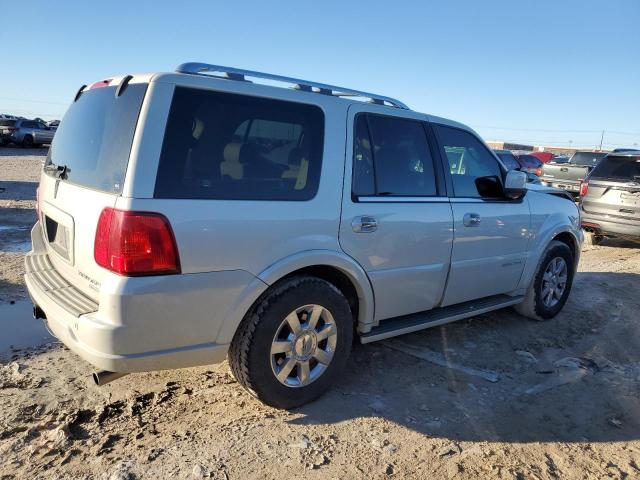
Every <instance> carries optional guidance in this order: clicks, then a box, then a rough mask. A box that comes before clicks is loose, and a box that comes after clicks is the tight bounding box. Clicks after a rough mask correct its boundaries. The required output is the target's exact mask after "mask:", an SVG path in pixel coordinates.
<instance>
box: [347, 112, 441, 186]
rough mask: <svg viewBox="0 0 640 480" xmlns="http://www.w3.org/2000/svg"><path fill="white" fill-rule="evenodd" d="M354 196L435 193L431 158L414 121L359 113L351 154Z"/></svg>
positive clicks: (422, 128) (425, 139)
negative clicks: (352, 152)
mask: <svg viewBox="0 0 640 480" xmlns="http://www.w3.org/2000/svg"><path fill="white" fill-rule="evenodd" d="M352 188H353V194H354V196H370V195H379V196H390V197H392V196H400V197H403V196H405V197H406V196H410V197H416V196H435V195H437V189H436V178H435V172H434V165H433V159H432V157H431V153H430V151H429V144H428V143H427V136H426V133H425V130H424V126H423V125H422V123H421V122H419V121H417V120H409V119H404V118H398V117H391V116H384V115H373V114H359V115H358V116H357V117H356V125H355V138H354V156H353V185H352Z"/></svg>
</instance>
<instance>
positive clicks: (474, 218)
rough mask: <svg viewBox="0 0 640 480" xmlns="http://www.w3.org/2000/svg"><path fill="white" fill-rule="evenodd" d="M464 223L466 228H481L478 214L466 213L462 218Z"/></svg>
mask: <svg viewBox="0 0 640 480" xmlns="http://www.w3.org/2000/svg"><path fill="white" fill-rule="evenodd" d="M462 223H463V224H464V226H465V227H479V226H480V215H478V214H477V213H465V214H464V217H462Z"/></svg>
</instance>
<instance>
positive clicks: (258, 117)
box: [154, 87, 324, 200]
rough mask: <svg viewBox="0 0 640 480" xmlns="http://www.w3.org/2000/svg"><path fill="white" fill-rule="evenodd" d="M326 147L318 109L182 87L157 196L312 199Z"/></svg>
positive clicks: (166, 142)
mask: <svg viewBox="0 0 640 480" xmlns="http://www.w3.org/2000/svg"><path fill="white" fill-rule="evenodd" d="M323 141H324V114H323V113H322V110H321V109H320V108H318V107H316V106H313V105H305V104H301V103H293V102H287V101H282V100H272V99H266V98H259V97H251V96H245V95H236V94H230V93H220V92H213V91H206V90H195V89H191V88H183V87H177V88H176V90H175V93H174V95H173V101H172V103H171V111H170V113H169V120H168V122H167V130H166V133H165V136H164V144H163V146H162V154H161V155H160V166H159V167H158V175H157V177H156V187H155V195H154V196H155V197H156V198H193V199H196V198H198V199H221V200H309V199H311V198H313V197H314V196H315V194H316V192H317V190H318V183H319V179H320V166H321V163H322V146H323Z"/></svg>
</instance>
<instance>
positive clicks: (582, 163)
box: [542, 152, 606, 197]
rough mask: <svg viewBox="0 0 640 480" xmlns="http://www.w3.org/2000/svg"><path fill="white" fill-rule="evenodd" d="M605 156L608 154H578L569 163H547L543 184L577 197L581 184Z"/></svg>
mask: <svg viewBox="0 0 640 480" xmlns="http://www.w3.org/2000/svg"><path fill="white" fill-rule="evenodd" d="M605 155H606V152H576V153H574V154H573V155H572V156H571V158H570V159H569V162H568V163H555V162H550V163H547V164H545V165H544V168H543V170H542V183H544V184H546V185H549V186H551V187H556V188H562V189H563V190H566V191H567V192H569V193H571V194H572V195H574V196H576V197H577V196H578V193H579V192H580V182H582V180H584V179H585V178H586V177H587V175H588V174H589V172H591V170H593V167H595V166H596V165H597V164H598V162H599V161H600V160H602V158H604V156H605Z"/></svg>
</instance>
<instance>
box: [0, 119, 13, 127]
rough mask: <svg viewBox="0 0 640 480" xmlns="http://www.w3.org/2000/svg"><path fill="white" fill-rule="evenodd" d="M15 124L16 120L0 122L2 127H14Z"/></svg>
mask: <svg viewBox="0 0 640 480" xmlns="http://www.w3.org/2000/svg"><path fill="white" fill-rule="evenodd" d="M15 124H16V121H15V120H0V127H13V126H15Z"/></svg>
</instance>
